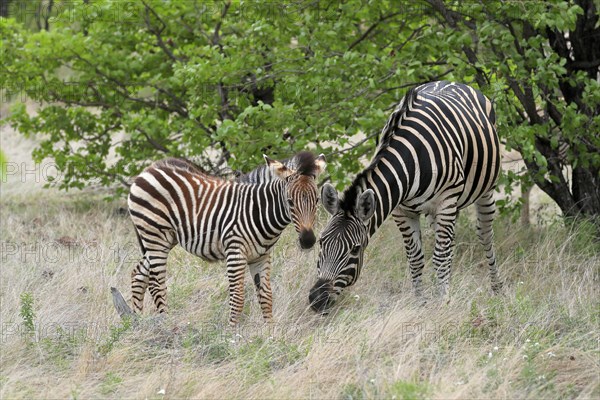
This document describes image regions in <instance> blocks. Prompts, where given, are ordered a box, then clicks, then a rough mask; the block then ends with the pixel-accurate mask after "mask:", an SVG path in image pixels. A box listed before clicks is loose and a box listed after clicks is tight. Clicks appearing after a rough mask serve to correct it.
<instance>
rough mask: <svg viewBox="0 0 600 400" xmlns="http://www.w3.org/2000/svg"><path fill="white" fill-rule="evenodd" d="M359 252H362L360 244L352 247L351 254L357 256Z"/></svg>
mask: <svg viewBox="0 0 600 400" xmlns="http://www.w3.org/2000/svg"><path fill="white" fill-rule="evenodd" d="M359 251H360V244H355V245H354V246H353V247H352V250H350V252H351V253H352V254H357V253H358V252H359Z"/></svg>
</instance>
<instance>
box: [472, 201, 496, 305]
mask: <svg viewBox="0 0 600 400" xmlns="http://www.w3.org/2000/svg"><path fill="white" fill-rule="evenodd" d="M493 194H494V193H493V191H491V190H490V191H489V192H487V193H486V194H484V195H483V196H482V197H480V198H479V199H477V201H475V209H476V211H477V236H478V237H479V241H480V242H481V244H482V245H483V249H484V250H485V257H486V258H487V262H488V267H489V270H490V278H491V281H492V290H493V291H494V293H496V294H497V293H498V292H499V291H500V289H502V282H501V281H500V277H499V276H498V266H497V264H496V252H495V250H494V230H493V226H492V225H493V222H494V214H495V212H496V203H495V201H494V195H493Z"/></svg>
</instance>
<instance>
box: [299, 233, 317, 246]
mask: <svg viewBox="0 0 600 400" xmlns="http://www.w3.org/2000/svg"><path fill="white" fill-rule="evenodd" d="M299 240H300V247H302V248H303V249H311V248H312V247H313V246H314V245H315V242H316V241H317V238H316V236H315V233H314V232H313V230H312V229H310V230H308V229H303V230H302V231H300V236H299Z"/></svg>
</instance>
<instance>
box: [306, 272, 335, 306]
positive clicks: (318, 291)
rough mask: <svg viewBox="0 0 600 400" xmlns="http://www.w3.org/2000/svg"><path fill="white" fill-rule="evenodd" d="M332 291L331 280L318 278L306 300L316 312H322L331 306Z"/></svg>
mask: <svg viewBox="0 0 600 400" xmlns="http://www.w3.org/2000/svg"><path fill="white" fill-rule="evenodd" d="M332 293H333V284H332V283H331V282H328V281H325V280H321V279H319V280H318V281H317V283H316V284H315V286H313V288H312V289H310V294H309V295H308V301H309V302H310V307H311V308H312V309H313V310H314V311H316V312H321V313H322V312H324V311H325V310H327V308H329V307H330V306H331V303H332V302H331V301H330V298H331V294H332Z"/></svg>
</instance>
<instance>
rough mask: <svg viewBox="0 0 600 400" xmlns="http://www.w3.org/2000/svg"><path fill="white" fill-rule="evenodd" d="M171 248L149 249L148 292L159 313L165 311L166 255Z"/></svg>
mask: <svg viewBox="0 0 600 400" xmlns="http://www.w3.org/2000/svg"><path fill="white" fill-rule="evenodd" d="M169 251H171V249H164V250H149V251H148V259H149V260H150V282H149V283H150V285H149V289H150V294H151V295H152V299H153V300H154V305H155V306H156V309H157V310H158V312H159V313H166V312H167V285H166V280H167V257H168V255H169Z"/></svg>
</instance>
